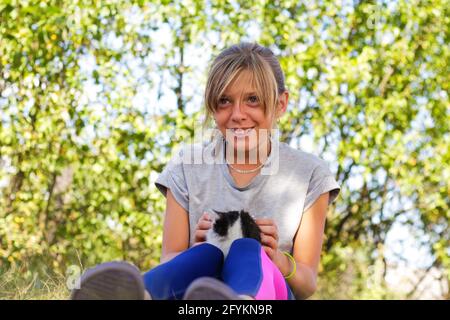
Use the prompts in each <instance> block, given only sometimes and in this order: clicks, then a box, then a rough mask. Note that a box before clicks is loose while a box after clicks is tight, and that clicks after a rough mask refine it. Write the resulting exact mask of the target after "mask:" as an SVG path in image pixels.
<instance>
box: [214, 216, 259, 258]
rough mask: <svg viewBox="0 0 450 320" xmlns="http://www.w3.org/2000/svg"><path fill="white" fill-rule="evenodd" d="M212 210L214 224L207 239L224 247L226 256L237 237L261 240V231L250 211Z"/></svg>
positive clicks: (221, 247)
mask: <svg viewBox="0 0 450 320" xmlns="http://www.w3.org/2000/svg"><path fill="white" fill-rule="evenodd" d="M212 211H213V213H212V216H213V217H212V218H213V226H212V228H211V229H210V230H209V232H208V234H207V236H206V241H207V242H209V243H211V244H213V245H215V246H217V247H219V248H220V249H222V251H223V252H224V254H225V256H226V255H227V254H228V250H229V248H230V246H231V243H232V242H233V241H234V240H236V239H240V238H252V239H255V240H257V241H258V242H261V235H260V232H261V231H260V229H259V227H258V225H257V224H256V222H255V220H254V219H253V218H252V217H251V216H250V214H249V213H248V212H246V211H244V210H241V211H228V212H219V211H216V210H212Z"/></svg>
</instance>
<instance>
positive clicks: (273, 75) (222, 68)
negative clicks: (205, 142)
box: [203, 42, 286, 127]
mask: <svg viewBox="0 0 450 320" xmlns="http://www.w3.org/2000/svg"><path fill="white" fill-rule="evenodd" d="M244 70H246V71H250V73H251V77H252V85H253V86H254V87H255V89H256V92H257V94H258V97H259V98H260V100H261V101H262V103H263V109H264V114H265V115H267V114H269V115H270V116H271V117H272V123H273V122H274V121H273V120H274V117H275V112H274V111H275V109H276V107H277V104H278V97H279V95H280V94H281V93H283V92H284V91H285V90H286V88H285V85H284V75H283V71H282V70H281V67H280V63H279V62H278V59H277V58H276V57H275V55H274V54H273V52H272V50H270V49H269V48H266V47H263V46H261V45H259V44H257V43H248V42H242V43H239V44H237V45H233V46H231V47H229V48H227V49H225V50H223V51H222V52H221V53H220V54H219V55H218V56H217V57H216V58H215V59H214V61H213V63H212V65H211V68H210V71H209V74H208V80H207V82H206V89H205V96H204V99H205V108H206V117H205V121H204V123H203V125H204V127H206V126H208V124H209V122H210V121H211V118H212V115H213V114H214V113H215V112H216V110H217V105H218V102H219V99H220V97H221V96H222V95H223V93H224V92H225V90H226V88H227V87H228V85H229V84H230V83H232V82H233V81H234V80H235V79H236V78H237V76H238V75H239V74H240V73H241V72H242V71H244Z"/></svg>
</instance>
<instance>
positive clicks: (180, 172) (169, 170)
mask: <svg viewBox="0 0 450 320" xmlns="http://www.w3.org/2000/svg"><path fill="white" fill-rule="evenodd" d="M181 157H182V153H181V152H179V153H177V154H176V155H175V156H174V157H172V159H171V160H170V161H169V163H168V164H167V165H166V167H165V168H164V170H163V171H162V172H161V173H160V174H159V176H158V178H157V179H156V181H155V185H156V187H157V188H158V190H159V191H161V193H162V194H163V195H164V196H165V197H167V189H170V192H171V193H172V194H173V196H174V198H175V200H176V201H177V202H178V203H179V204H180V206H182V207H183V208H184V209H185V210H186V211H189V210H188V208H189V192H188V188H187V183H186V177H185V172H184V168H183V163H182V161H181Z"/></svg>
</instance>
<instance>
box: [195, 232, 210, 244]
mask: <svg viewBox="0 0 450 320" xmlns="http://www.w3.org/2000/svg"><path fill="white" fill-rule="evenodd" d="M207 233H208V230H197V231H195V242H204V241H206V234H207Z"/></svg>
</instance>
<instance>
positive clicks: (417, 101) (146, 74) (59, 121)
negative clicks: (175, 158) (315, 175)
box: [0, 0, 450, 299]
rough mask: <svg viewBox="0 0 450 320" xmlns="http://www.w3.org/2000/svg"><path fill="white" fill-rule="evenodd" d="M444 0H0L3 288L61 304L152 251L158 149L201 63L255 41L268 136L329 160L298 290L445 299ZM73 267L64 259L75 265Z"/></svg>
mask: <svg viewBox="0 0 450 320" xmlns="http://www.w3.org/2000/svg"><path fill="white" fill-rule="evenodd" d="M449 11H450V2H449V1H448V0H441V1H440V0H436V1H419V0H411V1H404V0H398V1H381V0H380V1H358V0H333V1H328V0H320V1H252V0H250V1H247V0H245V1H244V0H239V1H206V2H204V1H196V0H190V1H130V0H126V1H113V0H110V1H88V0H86V1H74V0H70V1H69V0H67V1H66V0H59V1H56V0H55V1H31V0H30V1H26V0H23V1H14V0H0V74H1V76H0V298H3V299H5V298H6V299H11V298H14V299H43V298H44V299H65V298H67V295H68V292H69V291H68V289H67V279H68V277H69V276H70V275H71V274H72V273H71V272H73V270H77V268H78V269H79V270H83V269H86V268H88V267H90V266H93V265H95V264H97V263H100V262H104V261H110V260H116V259H121V260H127V261H131V262H133V263H134V264H136V265H137V266H139V267H140V268H141V269H142V270H147V269H149V268H152V267H154V266H155V265H157V264H158V262H159V257H160V251H161V240H162V233H161V232H162V225H161V224H162V218H163V212H164V198H163V197H162V195H161V194H160V193H159V192H158V191H157V190H156V188H155V186H154V184H153V183H154V181H155V178H156V177H157V175H158V173H159V172H160V171H161V170H162V169H163V168H164V166H165V164H166V163H167V161H168V159H169V158H170V156H171V153H172V151H173V150H174V149H175V148H177V147H178V146H179V145H180V143H181V142H183V141H188V140H189V139H190V138H191V137H193V136H194V135H195V132H196V130H199V123H200V120H201V119H202V107H203V105H202V102H203V101H202V94H203V90H204V86H205V81H206V73H207V70H208V66H209V64H210V62H211V60H212V58H213V57H214V56H215V55H217V54H218V53H219V52H220V50H221V49H223V48H225V47H227V46H229V45H231V44H235V43H237V42H239V41H256V42H259V43H260V44H262V45H265V46H268V47H270V48H271V49H272V50H273V51H274V53H275V54H276V55H278V56H279V58H280V62H281V65H282V68H283V70H284V71H285V75H286V85H287V87H288V89H289V91H290V105H289V108H288V112H287V114H286V115H285V116H284V117H283V118H282V121H281V129H282V133H283V134H282V139H283V141H285V142H287V143H289V144H291V145H292V146H294V147H298V148H301V149H303V150H305V151H307V152H312V153H315V154H317V155H319V156H320V157H322V158H324V159H325V160H327V161H329V163H330V169H332V171H333V172H334V173H335V174H336V179H337V180H338V182H339V183H340V184H341V185H342V191H341V195H340V197H339V198H338V201H337V202H336V203H334V204H333V206H332V207H330V210H329V214H328V221H327V225H326V238H325V241H324V245H323V255H322V261H321V266H320V279H319V288H318V291H317V292H316V294H315V295H314V296H313V297H312V298H313V299H348V298H350V299H392V298H400V299H417V298H437V299H448V298H449V297H450V294H449V284H450V257H449V256H450V245H449V244H450V232H449V220H450V209H449V207H450V148H449V145H450V133H449V125H450V104H449V83H450V76H449V75H450V70H449V60H450V49H449V30H450V28H449V25H450V12H449ZM73 268H74V269H73Z"/></svg>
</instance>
